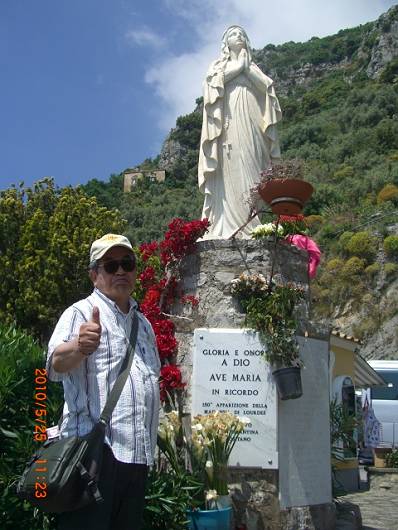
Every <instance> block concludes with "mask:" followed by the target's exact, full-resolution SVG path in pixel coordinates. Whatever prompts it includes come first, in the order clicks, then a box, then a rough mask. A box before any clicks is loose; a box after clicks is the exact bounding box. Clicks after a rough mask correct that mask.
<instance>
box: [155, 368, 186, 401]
mask: <svg viewBox="0 0 398 530" xmlns="http://www.w3.org/2000/svg"><path fill="white" fill-rule="evenodd" d="M185 385H186V383H183V382H182V377H181V370H180V369H179V368H178V366H176V365H175V364H168V365H166V366H162V368H161V370H160V383H159V386H160V399H161V400H162V401H165V400H166V399H167V394H171V393H172V392H173V391H174V390H178V389H183V388H184V387H185Z"/></svg>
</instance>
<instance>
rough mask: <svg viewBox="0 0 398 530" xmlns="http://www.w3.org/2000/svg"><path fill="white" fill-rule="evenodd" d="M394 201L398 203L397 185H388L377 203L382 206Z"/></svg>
mask: <svg viewBox="0 0 398 530" xmlns="http://www.w3.org/2000/svg"><path fill="white" fill-rule="evenodd" d="M386 201H392V202H394V203H395V202H398V186H395V184H386V185H385V186H384V188H383V189H381V190H380V191H379V193H378V195H377V203H378V204H381V203H382V202H386Z"/></svg>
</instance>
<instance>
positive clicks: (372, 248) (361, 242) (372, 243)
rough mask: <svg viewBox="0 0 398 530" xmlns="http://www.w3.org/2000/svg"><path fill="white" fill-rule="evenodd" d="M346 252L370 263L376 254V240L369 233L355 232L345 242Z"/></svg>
mask: <svg viewBox="0 0 398 530" xmlns="http://www.w3.org/2000/svg"><path fill="white" fill-rule="evenodd" d="M343 235H344V234H343ZM346 250H347V252H348V253H349V254H351V255H353V256H357V257H359V258H362V259H364V260H366V261H368V262H369V261H372V259H373V258H374V256H375V255H376V253H377V239H376V238H375V237H374V236H372V234H370V233H369V232H357V233H356V234H354V235H353V236H352V237H351V238H350V239H349V241H348V242H347V244H346Z"/></svg>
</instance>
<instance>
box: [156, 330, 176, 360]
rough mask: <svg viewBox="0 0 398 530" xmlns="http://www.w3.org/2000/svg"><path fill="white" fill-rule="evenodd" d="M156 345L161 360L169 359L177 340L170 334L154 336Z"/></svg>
mask: <svg viewBox="0 0 398 530" xmlns="http://www.w3.org/2000/svg"><path fill="white" fill-rule="evenodd" d="M156 345H157V347H158V351H159V357H160V359H161V360H164V359H168V358H170V357H171V356H172V355H173V354H174V352H175V351H176V348H177V340H176V339H175V337H173V335H171V334H170V333H166V334H163V333H159V334H157V335H156Z"/></svg>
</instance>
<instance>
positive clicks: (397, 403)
mask: <svg viewBox="0 0 398 530" xmlns="http://www.w3.org/2000/svg"><path fill="white" fill-rule="evenodd" d="M368 363H369V364H370V366H371V367H372V368H373V370H375V371H376V372H377V373H378V374H379V375H381V377H382V378H383V379H384V380H385V381H386V383H388V386H379V387H373V388H371V389H368V391H367V392H368V393H369V391H370V396H369V397H370V400H369V401H370V403H372V407H373V410H374V413H375V416H376V418H377V419H378V420H379V422H380V423H381V425H382V429H381V438H380V444H379V445H383V446H388V447H398V361H368Z"/></svg>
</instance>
